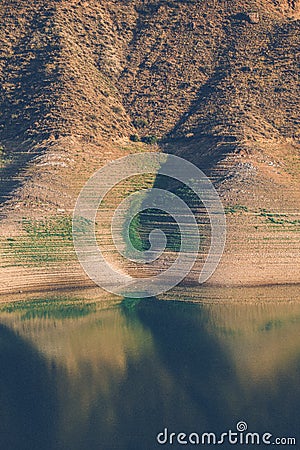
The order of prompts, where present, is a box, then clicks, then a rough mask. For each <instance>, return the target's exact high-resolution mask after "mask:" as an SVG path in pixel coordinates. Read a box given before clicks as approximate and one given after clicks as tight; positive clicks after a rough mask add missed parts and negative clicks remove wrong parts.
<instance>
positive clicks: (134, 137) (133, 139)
mask: <svg viewBox="0 0 300 450" xmlns="http://www.w3.org/2000/svg"><path fill="white" fill-rule="evenodd" d="M129 139H130V140H131V141H132V142H140V138H139V135H138V134H132V135H131V136H130V138H129Z"/></svg>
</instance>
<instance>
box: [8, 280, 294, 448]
mask: <svg viewBox="0 0 300 450" xmlns="http://www.w3.org/2000/svg"><path fill="white" fill-rule="evenodd" d="M101 295H102V294H101ZM101 295H100V294H99V295H97V296H95V295H90V294H89V295H87V294H86V293H85V292H84V291H78V292H77V291H74V292H72V293H68V294H53V293H43V294H40V295H38V296H37V295H35V297H33V296H31V297H30V298H29V297H28V298H27V299H19V300H18V299H16V298H15V299H14V300H17V301H15V302H11V303H1V304H0V448H1V449H3V450H4V449H5V450H27V449H28V450H35V449H39V450H144V449H145V450H152V449H157V448H174V449H175V448H176V449H179V448H224V449H226V450H227V449H230V448H239V449H240V448H248V447H249V448H252V449H256V448H257V449H259V448H267V447H268V446H269V445H268V442H270V444H271V445H272V444H273V442H274V444H275V448H294V449H299V448H300V382H299V380H300V333H299V328H300V298H299V289H298V288H297V287H293V288H287V287H282V288H277V289H276V288H261V289H257V290H255V289H248V290H247V289H246V290H241V289H240V290H239V289H237V290H233V291H230V290H225V291H222V290H220V289H219V290H217V291H201V293H200V291H198V292H190V291H186V290H182V291H180V290H179V291H178V292H176V291H174V293H172V294H169V296H168V297H167V298H165V299H163V300H161V299H160V300H159V299H155V298H152V299H144V300H142V301H136V300H130V299H126V300H123V301H122V300H120V299H117V298H109V297H107V296H106V297H104V296H103V298H102V297H101ZM4 300H5V299H4ZM7 300H11V299H7ZM179 300H183V301H179ZM197 302H199V303H197ZM237 424H239V425H237ZM237 426H238V427H240V430H239V432H238V433H237V436H236V435H235V434H233V432H237V431H238V430H237ZM243 427H244V428H247V430H246V429H244V431H243V429H242V428H243ZM228 430H231V432H232V435H231V440H233V441H234V439H238V442H237V443H236V444H231V443H229V442H228V440H227V439H228V435H227V436H223V438H222V439H223V440H224V443H222V442H221V443H219V444H218V445H213V439H214V435H215V436H216V439H217V441H220V439H221V438H220V436H221V435H222V433H226V432H228ZM247 432H248V433H256V434H257V435H250V436H249V437H248V439H249V441H248V445H246V444H245V442H243V443H241V442H242V441H241V439H243V437H244V438H245V437H246V434H247ZM171 433H175V434H173V435H172V436H171V437H170V434H171ZM179 433H184V435H181V436H179V440H178V434H179ZM203 433H212V434H210V436H207V435H206V436H204V441H203V442H202V441H201V439H202V438H203V436H202V434H203ZM266 433H267V434H269V435H271V436H267V437H265V441H264V442H262V441H261V439H262V436H263V435H265V434H266ZM157 436H159V438H158V440H157ZM197 436H198V438H199V444H197V439H198V438H197ZM257 436H259V439H260V443H258V441H256V439H258V438H257ZM288 438H294V439H296V445H294V441H288V440H287V439H288ZM189 439H190V440H189ZM252 439H253V442H252V441H251V440H252ZM275 439H281V440H280V441H276V443H275ZM284 439H286V441H285V440H284ZM209 440H210V443H209ZM158 441H160V443H159V442H158ZM180 441H184V442H185V441H186V442H188V444H182V443H180ZM165 442H166V443H165ZM170 442H172V443H170ZM277 442H278V444H277ZM274 444H273V445H274ZM284 444H285V445H284Z"/></svg>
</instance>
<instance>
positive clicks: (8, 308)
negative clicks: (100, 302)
mask: <svg viewBox="0 0 300 450" xmlns="http://www.w3.org/2000/svg"><path fill="white" fill-rule="evenodd" d="M96 309H97V308H96V303H87V302H85V301H83V300H77V299H66V300H62V299H61V298H54V299H48V298H45V299H33V300H30V301H19V302H13V303H8V304H4V305H1V306H0V312H2V313H4V312H5V313H9V314H13V313H14V314H15V313H18V314H20V315H21V320H28V319H36V318H40V319H41V318H45V319H46V318H51V319H61V320H62V319H70V318H77V317H83V316H87V315H88V314H91V313H94V312H96Z"/></svg>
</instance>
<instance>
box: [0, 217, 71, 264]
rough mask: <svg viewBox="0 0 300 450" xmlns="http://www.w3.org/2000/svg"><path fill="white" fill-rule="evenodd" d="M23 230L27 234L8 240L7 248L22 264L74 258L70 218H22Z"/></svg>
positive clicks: (45, 262)
mask: <svg viewBox="0 0 300 450" xmlns="http://www.w3.org/2000/svg"><path fill="white" fill-rule="evenodd" d="M21 227H22V231H23V232H24V234H23V235H22V236H18V237H15V238H8V239H7V240H6V245H7V247H8V250H9V251H10V252H12V253H13V254H14V255H15V256H16V257H17V258H18V259H19V260H20V261H21V262H22V263H27V264H31V263H36V264H47V263H51V262H58V261H66V260H69V259H73V255H74V250H73V242H72V218H71V217H67V216H62V217H50V218H48V219H43V220H32V219H26V218H23V219H22V222H21Z"/></svg>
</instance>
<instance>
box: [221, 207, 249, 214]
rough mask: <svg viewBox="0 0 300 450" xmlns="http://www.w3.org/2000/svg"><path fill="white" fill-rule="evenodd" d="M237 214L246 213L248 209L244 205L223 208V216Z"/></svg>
mask: <svg viewBox="0 0 300 450" xmlns="http://www.w3.org/2000/svg"><path fill="white" fill-rule="evenodd" d="M238 212H248V207H247V206H245V205H233V206H226V207H225V214H235V213H238Z"/></svg>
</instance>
